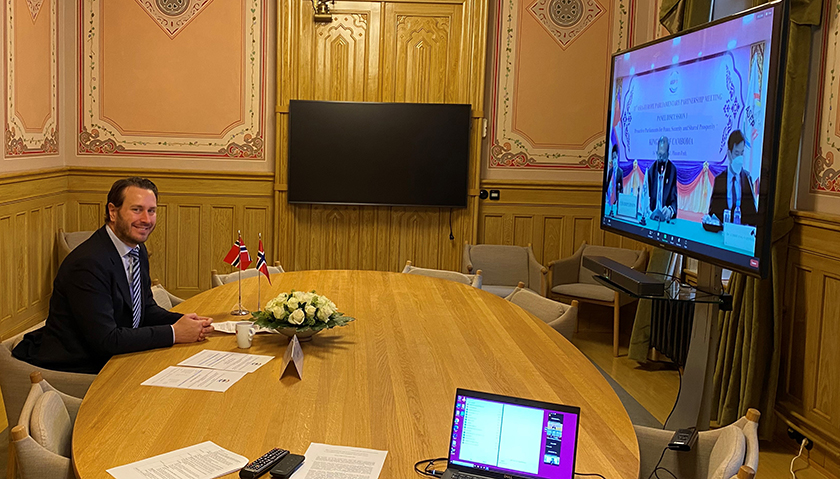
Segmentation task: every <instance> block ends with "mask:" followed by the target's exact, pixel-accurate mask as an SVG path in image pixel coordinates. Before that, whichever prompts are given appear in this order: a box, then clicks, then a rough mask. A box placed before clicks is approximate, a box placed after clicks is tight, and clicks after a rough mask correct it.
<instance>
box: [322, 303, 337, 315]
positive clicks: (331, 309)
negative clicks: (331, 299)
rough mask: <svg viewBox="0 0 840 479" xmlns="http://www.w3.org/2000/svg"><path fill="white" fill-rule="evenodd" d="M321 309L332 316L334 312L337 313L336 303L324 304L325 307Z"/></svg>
mask: <svg viewBox="0 0 840 479" xmlns="http://www.w3.org/2000/svg"><path fill="white" fill-rule="evenodd" d="M321 311H323V312H324V314H326V315H327V317H330V316H332V315H333V314H335V305H332V306H329V305H327V306H323V307H322V308H321Z"/></svg>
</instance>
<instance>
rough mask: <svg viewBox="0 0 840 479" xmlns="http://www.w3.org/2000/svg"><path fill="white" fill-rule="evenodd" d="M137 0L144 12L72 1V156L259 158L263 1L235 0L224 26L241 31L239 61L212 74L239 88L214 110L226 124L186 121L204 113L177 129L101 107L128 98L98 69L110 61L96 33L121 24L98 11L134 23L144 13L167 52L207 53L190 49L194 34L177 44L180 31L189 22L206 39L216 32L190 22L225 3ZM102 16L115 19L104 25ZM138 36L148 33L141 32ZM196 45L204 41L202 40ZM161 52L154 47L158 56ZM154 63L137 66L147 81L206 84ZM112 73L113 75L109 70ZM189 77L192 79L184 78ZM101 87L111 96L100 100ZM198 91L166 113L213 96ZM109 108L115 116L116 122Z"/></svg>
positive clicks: (119, 109) (261, 140)
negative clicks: (75, 74) (75, 23)
mask: <svg viewBox="0 0 840 479" xmlns="http://www.w3.org/2000/svg"><path fill="white" fill-rule="evenodd" d="M137 2H138V3H139V4H140V6H141V7H142V8H143V10H144V11H145V13H141V12H140V11H139V10H137V9H136V7H132V8H133V9H130V10H129V7H128V6H125V5H124V4H122V3H108V2H102V1H97V0H82V1H80V2H79V27H78V28H79V33H78V45H79V50H78V61H79V68H78V71H79V78H78V80H77V81H78V95H79V111H78V130H77V133H76V135H77V140H78V141H77V151H78V153H79V154H80V155H108V156H123V155H126V156H129V155H131V156H158V157H160V156H168V157H178V158H196V159H205V160H206V159H236V158H241V159H251V160H263V159H264V158H265V157H266V152H265V127H266V121H265V120H266V118H265V117H266V109H265V99H266V86H267V82H266V66H267V58H266V56H267V53H268V50H267V47H268V43H267V35H268V5H269V3H268V2H267V1H265V0H241V2H237V3H236V4H237V5H240V4H241V11H240V12H239V13H240V15H241V21H240V20H239V17H237V18H232V19H231V20H230V25H229V26H230V28H231V29H236V30H237V31H240V33H241V40H240V43H241V53H240V55H239V57H240V60H238V61H235V62H233V63H232V64H230V65H228V67H229V68H230V69H231V70H230V71H228V72H219V78H228V80H224V81H227V82H228V83H225V85H226V86H231V83H230V82H238V86H239V88H238V93H236V94H235V95H236V96H237V97H238V101H237V100H236V98H227V100H226V101H228V104H223V105H222V106H221V107H219V108H222V107H223V108H226V109H225V110H224V111H223V112H222V114H221V115H218V117H219V118H221V117H222V116H224V118H225V119H224V121H223V123H222V125H227V126H218V127H213V128H215V129H213V128H211V127H208V126H206V125H204V124H202V126H201V127H199V126H191V125H192V123H190V121H192V122H193V123H195V121H200V120H203V118H199V119H198V120H195V119H193V120H190V119H189V118H187V117H186V116H185V117H184V118H186V119H184V120H179V121H180V122H181V123H179V124H183V126H181V127H178V128H176V127H158V126H155V125H147V122H148V121H147V120H144V119H137V117H136V116H132V115H134V112H133V111H132V110H131V108H130V107H129V106H125V105H114V104H110V103H109V104H108V105H106V104H105V102H106V101H108V102H112V101H115V100H118V99H119V98H124V97H126V96H130V95H131V93H130V92H126V93H123V92H121V91H120V90H119V88H120V87H119V85H124V84H127V83H126V82H123V83H119V82H116V83H115V82H114V80H113V77H114V76H116V75H112V76H111V77H110V78H109V77H108V76H107V75H105V74H104V71H105V70H106V68H107V67H106V62H109V61H116V60H114V59H113V58H112V59H109V58H107V57H106V56H105V54H106V52H107V51H108V50H106V48H105V45H104V38H105V34H104V33H103V32H105V31H108V29H109V28H113V29H114V30H117V29H119V28H120V25H119V24H118V23H116V20H113V17H114V16H115V15H103V11H104V9H105V8H108V9H113V10H109V11H111V12H113V11H115V10H118V9H122V10H119V11H118V13H119V14H120V15H122V16H123V17H126V16H129V17H130V16H137V18H136V19H135V20H136V22H141V21H142V22H141V23H140V24H141V25H142V24H148V19H147V18H140V16H141V15H142V16H144V17H145V16H146V15H151V17H152V18H153V19H154V21H155V23H156V24H157V25H158V26H159V27H160V28H161V29H163V31H164V32H165V34H166V35H167V36H168V40H169V44H168V46H167V48H169V49H171V50H170V53H173V52H174V53H173V54H177V55H178V56H179V57H180V58H191V57H195V56H196V55H211V56H212V55H213V50H212V49H210V50H209V51H202V52H192V50H191V49H192V48H194V41H195V38H194V37H193V38H192V40H190V41H181V40H182V39H183V38H184V37H183V36H181V35H180V33H182V32H183V31H184V28H185V27H186V26H187V25H188V24H191V27H190V30H191V34H193V35H194V36H198V37H200V38H202V39H204V40H208V41H211V42H212V40H213V38H216V36H215V35H214V34H213V32H212V31H211V30H208V28H209V27H207V26H205V25H202V27H201V29H198V27H199V25H198V23H196V22H194V20H196V16H197V15H202V16H203V15H210V9H211V8H217V7H218V8H222V6H226V7H228V8H230V2H227V3H226V2H216V3H213V2H212V1H211V0H137ZM106 4H107V5H106ZM167 12H168V13H169V14H167ZM216 12H218V10H216ZM216 15H218V13H216ZM109 21H110V22H115V23H108V22H109ZM135 24H137V23H135ZM138 28H139V27H138ZM152 28H154V27H152ZM194 29H198V31H196V30H194ZM144 34H147V35H148V34H149V33H148V32H146V31H144ZM109 38H110V37H109ZM191 42H192V43H191ZM203 43H205V44H206V42H203ZM109 48H111V49H113V48H119V45H117V46H116V47H115V46H114V45H113V44H109ZM164 53H165V52H161V54H164ZM218 58H222V57H218ZM147 61H148V60H147ZM156 65H157V63H153V64H152V67H151V68H152V69H154V68H158V67H157V66H156ZM159 68H160V70H159V71H148V68H147V67H144V69H145V70H146V71H144V72H143V74H144V76H145V77H146V78H154V79H155V81H158V82H167V81H170V82H177V83H179V84H182V86H181V88H184V89H185V91H192V90H195V89H196V88H194V87H200V86H202V85H206V84H207V81H208V78H206V76H204V75H203V74H202V73H199V72H192V71H190V70H189V69H186V70H185V69H184V68H185V67H182V69H181V70H180V71H178V72H177V73H173V68H172V65H171V64H170V63H167V62H160V66H159ZM111 72H112V73H113V70H111ZM190 75H193V77H192V78H190ZM170 77H171V78H170ZM109 82H110V83H109ZM128 84H130V83H128ZM114 85H117V86H114ZM106 90H107V91H108V92H109V93H110V96H107V97H106V95H105V93H104V92H105V91H106ZM205 90H207V89H206V88H205V89H204V90H202V91H203V93H202V95H204V96H203V97H202V96H196V95H192V96H188V95H184V98H185V99H184V100H183V101H184V104H183V105H177V106H178V108H176V109H174V110H173V111H175V113H180V112H190V111H193V110H195V109H196V107H197V106H199V105H201V106H203V103H205V102H207V101H210V100H216V97H214V96H213V95H214V93H212V92H208V91H205ZM143 91H144V92H153V91H154V89H153V88H147V89H145V90H143ZM147 94H149V93H147ZM152 95H153V93H152ZM170 96H172V95H170ZM190 98H191V99H192V100H190ZM202 98H204V100H202ZM149 101H155V98H149ZM220 101H221V100H220ZM191 102H192V103H191ZM106 106H107V108H106ZM106 111H107V113H106ZM115 112H116V114H118V115H119V116H120V118H121V120H119V121H118V120H117V119H115V118H116V116H115ZM186 114H188V113H185V115H186ZM126 118H128V119H130V120H131V123H132V125H130V126H126V125H124V124H122V121H124V120H125V119H126ZM219 121H222V120H219Z"/></svg>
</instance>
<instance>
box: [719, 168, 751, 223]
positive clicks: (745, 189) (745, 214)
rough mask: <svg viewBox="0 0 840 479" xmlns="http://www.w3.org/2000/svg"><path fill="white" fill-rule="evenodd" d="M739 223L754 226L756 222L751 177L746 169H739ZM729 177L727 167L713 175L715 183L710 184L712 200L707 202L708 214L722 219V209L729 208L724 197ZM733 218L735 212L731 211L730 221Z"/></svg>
mask: <svg viewBox="0 0 840 479" xmlns="http://www.w3.org/2000/svg"><path fill="white" fill-rule="evenodd" d="M740 177H741V224H742V225H750V226H756V225H757V224H758V213H757V212H756V210H755V196H753V187H752V178H750V174H749V173H747V171H746V170H741V174H740ZM728 178H729V168H727V169H726V170H723V173H720V174H719V175H717V176H715V184H714V185H713V186H712V200H711V201H710V202H709V214H710V215H712V214H713V215H715V216H717V218H718V219H719V220H720V221H723V210H725V209H728V208H729V202H728V201H727V199H726V183H727V179H728ZM734 220H735V212H734V211H733V212H732V217H731V218H730V221H734Z"/></svg>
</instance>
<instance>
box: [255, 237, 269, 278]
mask: <svg viewBox="0 0 840 479" xmlns="http://www.w3.org/2000/svg"><path fill="white" fill-rule="evenodd" d="M257 270H258V271H259V272H260V273H262V274H264V275H265V277H266V279H268V284H271V276H270V275H269V274H268V265H267V264H266V262H265V251H264V250H263V244H262V240H260V246H259V250H258V251H257Z"/></svg>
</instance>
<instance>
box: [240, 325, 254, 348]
mask: <svg viewBox="0 0 840 479" xmlns="http://www.w3.org/2000/svg"><path fill="white" fill-rule="evenodd" d="M255 332H256V330H255V329H254V323H252V322H250V321H240V322H238V323H236V344H237V346H239V347H240V348H242V349H248V348H250V347H251V341H253V340H254V333H255Z"/></svg>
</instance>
